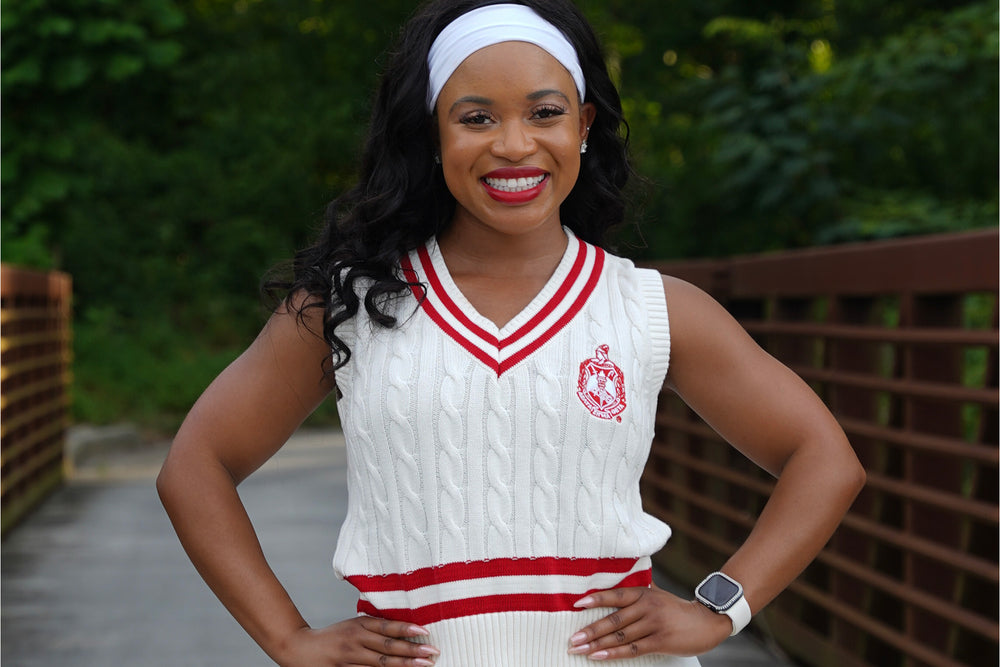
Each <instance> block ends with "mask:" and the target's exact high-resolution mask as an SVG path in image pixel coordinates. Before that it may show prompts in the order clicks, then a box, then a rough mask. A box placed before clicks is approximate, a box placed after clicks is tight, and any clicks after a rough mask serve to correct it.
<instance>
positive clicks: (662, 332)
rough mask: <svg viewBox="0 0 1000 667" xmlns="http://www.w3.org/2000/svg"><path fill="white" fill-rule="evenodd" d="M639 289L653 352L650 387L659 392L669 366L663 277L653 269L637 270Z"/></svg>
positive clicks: (667, 325) (668, 324)
mask: <svg viewBox="0 0 1000 667" xmlns="http://www.w3.org/2000/svg"><path fill="white" fill-rule="evenodd" d="M638 272H639V280H640V289H641V291H642V295H643V297H644V298H645V300H646V306H647V312H648V314H649V315H648V317H649V320H648V323H647V326H648V327H649V329H648V331H647V333H648V335H649V341H650V349H651V350H652V351H653V358H652V363H651V364H650V367H649V376H648V377H649V382H650V387H651V388H653V389H655V390H656V391H657V392H659V388H660V387H661V386H662V385H663V381H664V380H665V379H666V377H667V368H668V367H669V365H670V318H669V316H668V314H667V299H666V295H665V294H664V292H663V277H662V276H661V275H660V274H659V273H657V272H656V271H654V270H653V269H639V271H638Z"/></svg>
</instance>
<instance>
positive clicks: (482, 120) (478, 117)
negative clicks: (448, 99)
mask: <svg viewBox="0 0 1000 667" xmlns="http://www.w3.org/2000/svg"><path fill="white" fill-rule="evenodd" d="M491 120H492V118H490V115H489V114H488V113H486V112H485V111H471V112H469V113H467V114H465V115H463V116H462V117H461V118H459V120H458V122H460V123H462V124H463V125H486V124H487V123H489V122H490V121H491Z"/></svg>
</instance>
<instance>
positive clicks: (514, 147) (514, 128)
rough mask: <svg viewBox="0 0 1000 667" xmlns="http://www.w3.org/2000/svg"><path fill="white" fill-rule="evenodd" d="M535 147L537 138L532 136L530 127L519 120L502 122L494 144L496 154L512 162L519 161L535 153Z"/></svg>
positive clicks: (493, 148) (493, 150)
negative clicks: (518, 121)
mask: <svg viewBox="0 0 1000 667" xmlns="http://www.w3.org/2000/svg"><path fill="white" fill-rule="evenodd" d="M535 149H536V145H535V140H534V138H533V137H532V136H531V131H530V128H527V127H525V126H524V125H523V124H522V123H517V122H508V123H502V124H501V125H500V127H499V128H498V130H497V136H496V137H495V139H494V141H493V146H492V152H493V154H494V155H496V156H497V157H502V158H506V159H507V160H510V161H511V162H519V161H520V160H522V159H524V158H526V157H527V156H529V155H531V154H532V153H534V152H535Z"/></svg>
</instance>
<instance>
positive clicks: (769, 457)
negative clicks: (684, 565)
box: [571, 278, 865, 659]
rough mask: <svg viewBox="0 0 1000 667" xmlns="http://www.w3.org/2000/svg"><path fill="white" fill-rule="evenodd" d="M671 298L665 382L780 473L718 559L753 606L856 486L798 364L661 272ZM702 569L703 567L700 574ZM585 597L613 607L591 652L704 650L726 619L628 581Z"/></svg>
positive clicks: (582, 640)
mask: <svg viewBox="0 0 1000 667" xmlns="http://www.w3.org/2000/svg"><path fill="white" fill-rule="evenodd" d="M664 290H665V293H666V297H667V304H668V306H669V308H670V322H671V361H670V370H669V371H668V376H667V382H668V385H669V386H670V387H671V388H672V389H673V390H674V391H675V392H676V393H677V394H678V395H679V396H680V397H681V398H683V399H684V401H685V402H686V403H687V404H688V405H689V406H690V407H691V408H693V409H694V410H695V411H696V412H697V413H698V414H699V415H700V416H701V417H702V418H703V419H704V420H705V421H706V422H708V423H709V424H710V425H711V426H712V427H713V428H714V429H715V430H716V431H717V432H718V433H719V434H720V435H721V436H722V437H723V438H725V439H726V440H727V441H728V442H729V443H730V444H732V446H734V447H735V448H737V449H738V450H740V451H741V452H742V453H743V454H744V455H746V456H747V457H748V458H750V459H751V460H752V461H754V462H755V463H757V464H758V465H759V466H761V467H762V468H764V469H765V470H767V471H768V472H770V473H771V474H772V475H774V476H776V477H778V482H777V484H776V486H775V488H774V492H773V493H772V495H771V497H770V499H769V500H768V502H767V505H766V506H765V508H764V511H763V512H762V513H761V515H760V517H758V519H757V522H756V524H755V526H754V528H753V530H752V532H751V533H750V536H749V537H748V538H747V540H746V541H745V542H744V544H743V545H742V546H741V547H740V549H739V550H737V552H736V553H734V554H733V555H732V557H731V558H730V559H729V560H728V561H727V562H726V564H725V565H724V567H723V568H722V569H723V571H724V572H726V573H727V574H728V575H730V576H731V577H733V578H734V579H736V580H737V581H739V582H740V583H741V584H742V585H743V587H744V594H745V596H746V599H747V601H748V602H749V604H750V608H751V610H752V611H753V612H754V613H757V612H759V611H760V610H761V609H762V608H763V607H764V606H766V605H767V604H768V603H769V602H771V600H773V599H774V598H775V597H776V596H777V595H778V593H780V592H781V591H782V590H784V589H785V587H787V586H788V584H790V583H791V582H792V580H794V579H795V577H797V576H798V575H799V574H800V573H801V572H802V570H803V569H804V568H805V567H806V566H807V565H808V564H809V563H810V562H811V561H812V560H813V558H815V557H816V555H817V554H818V553H819V551H820V550H821V549H822V548H823V545H825V544H826V542H827V540H829V539H830V536H831V535H832V534H833V531H834V530H835V529H836V527H837V525H838V524H839V522H840V520H841V518H842V517H843V515H844V513H846V511H847V510H848V508H849V507H850V505H851V503H852V502H853V500H854V498H855V496H856V495H857V493H858V492H859V491H860V489H861V487H862V486H863V484H864V479H865V475H864V470H863V469H862V468H861V465H860V463H859V462H858V460H857V457H856V456H855V455H854V451H853V450H852V449H851V446H850V444H849V443H848V441H847V438H846V437H845V436H844V433H843V431H842V429H841V428H840V426H839V425H838V424H837V422H836V420H835V419H834V418H833V416H832V415H831V414H830V412H829V411H828V410H827V409H826V407H825V406H824V405H823V403H822V402H821V401H820V400H819V398H818V397H817V396H816V394H815V393H814V392H813V391H812V390H811V389H810V388H809V386H808V385H806V384H805V383H804V382H803V381H802V380H801V379H800V378H799V377H798V376H797V375H795V373H793V372H792V371H790V370H789V369H788V368H786V367H785V366H783V365H782V364H781V363H779V362H778V361H776V360H775V359H774V358H772V357H771V356H770V355H768V354H767V353H766V352H765V351H764V350H762V349H761V348H760V347H759V346H758V345H757V344H756V343H755V342H754V341H753V340H752V339H751V338H750V336H749V335H748V334H747V333H746V332H745V331H744V330H743V328H742V327H740V326H739V324H738V323H737V322H736V321H735V320H734V319H733V318H732V317H731V316H730V315H729V314H728V313H727V312H726V311H725V310H724V309H723V308H722V307H721V306H720V305H719V304H718V303H716V302H715V301H714V300H713V299H711V298H710V297H709V296H708V295H706V294H705V293H704V292H702V291H701V290H699V289H697V288H695V287H693V286H692V285H689V284H688V283H685V282H683V281H680V280H676V279H673V278H664ZM706 574H708V572H706ZM584 606H613V607H619V608H620V609H619V611H618V612H616V614H614V615H612V616H611V617H608V618H607V619H603V620H601V621H598V622H597V623H594V624H592V625H590V626H588V627H587V628H584V629H583V630H582V631H581V633H579V634H578V635H576V636H574V638H573V643H575V644H577V646H578V647H581V646H583V645H586V649H585V650H578V648H573V649H571V652H573V653H583V654H587V655H589V656H590V657H592V658H594V657H597V658H598V659H600V658H604V659H613V658H619V657H631V656H634V655H641V654H643V653H673V654H691V653H703V652H705V651H707V650H709V649H710V648H712V647H714V646H715V645H716V644H718V643H719V642H721V641H722V640H723V639H725V637H726V636H728V634H729V631H730V630H731V627H732V626H731V624H730V621H729V619H728V617H726V616H724V615H721V614H715V613H714V612H711V611H709V610H708V609H707V608H706V607H704V606H702V605H701V604H699V603H696V602H691V601H681V600H679V599H677V598H675V597H674V596H671V595H669V594H668V593H665V592H663V591H658V590H655V589H654V590H649V591H644V590H642V589H624V590H618V591H607V592H604V593H599V594H597V595H594V596H592V599H591V600H588V601H586V603H585V605H584Z"/></svg>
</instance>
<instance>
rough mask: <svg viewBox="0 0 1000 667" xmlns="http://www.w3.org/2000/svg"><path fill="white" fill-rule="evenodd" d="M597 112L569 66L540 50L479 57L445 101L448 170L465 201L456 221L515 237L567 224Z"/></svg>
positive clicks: (444, 162)
mask: <svg viewBox="0 0 1000 667" xmlns="http://www.w3.org/2000/svg"><path fill="white" fill-rule="evenodd" d="M594 113H595V109H594V106H593V105H592V104H589V103H588V104H583V105H581V104H580V102H579V97H578V94H577V92H576V86H575V84H574V82H573V77H572V76H570V73H569V72H568V71H567V70H566V68H564V67H563V66H562V64H560V62H559V61H558V60H556V59H555V58H553V57H552V56H551V55H549V54H548V53H547V52H546V51H545V50H543V49H541V48H539V47H537V46H535V45H534V44H529V43H527V42H502V43H500V44H495V45H493V46H489V47H486V48H484V49H481V50H479V51H476V52H475V53H473V54H472V55H471V56H469V57H468V58H467V59H466V60H465V61H464V62H463V63H462V64H461V65H460V66H459V67H458V69H456V70H455V73H454V74H452V76H451V78H450V79H448V81H447V83H446V84H445V86H444V88H443V89H442V90H441V94H440V96H439V97H438V102H437V126H438V136H439V140H440V150H441V167H442V169H443V171H444V178H445V182H446V183H447V184H448V189H449V190H450V191H451V193H452V195H454V197H455V199H456V200H457V202H458V206H457V208H456V212H455V219H454V220H453V224H466V223H471V224H477V225H485V226H487V227H489V228H491V229H494V230H496V231H500V232H502V233H506V234H519V233H523V232H527V231H531V230H533V229H537V228H538V227H540V226H544V225H547V224H555V225H559V224H560V220H559V206H560V204H562V202H563V200H564V199H566V197H567V196H568V195H569V193H570V191H571V190H572V189H573V185H574V184H575V183H576V178H577V175H578V174H579V173H580V145H581V143H582V142H583V140H584V139H585V138H586V136H587V128H588V127H589V126H590V124H591V123H592V122H593V119H594Z"/></svg>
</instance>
